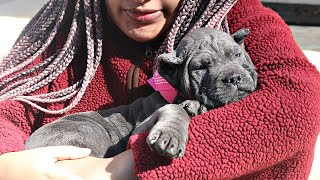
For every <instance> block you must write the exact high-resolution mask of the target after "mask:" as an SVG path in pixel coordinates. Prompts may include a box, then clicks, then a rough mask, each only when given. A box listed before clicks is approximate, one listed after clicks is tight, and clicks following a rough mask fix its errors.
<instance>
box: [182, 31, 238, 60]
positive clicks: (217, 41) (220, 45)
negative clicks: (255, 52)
mask: <svg viewBox="0 0 320 180" xmlns="http://www.w3.org/2000/svg"><path fill="white" fill-rule="evenodd" d="M181 48H184V52H183V53H186V54H185V55H186V56H187V57H193V56H197V55H201V54H211V55H219V56H221V55H226V56H227V55H229V54H233V53H234V52H236V51H239V50H240V49H241V46H240V45H239V44H237V43H236V42H235V41H234V40H233V38H232V37H231V36H230V35H227V34H222V33H213V34H209V33H208V34H193V35H192V36H189V37H188V38H186V39H185V42H184V47H181Z"/></svg>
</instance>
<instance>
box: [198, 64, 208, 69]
mask: <svg viewBox="0 0 320 180" xmlns="http://www.w3.org/2000/svg"><path fill="white" fill-rule="evenodd" d="M204 69H207V67H206V66H205V65H203V64H201V65H199V66H197V67H196V68H195V70H204Z"/></svg>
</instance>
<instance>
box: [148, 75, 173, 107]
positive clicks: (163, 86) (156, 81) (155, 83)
mask: <svg viewBox="0 0 320 180" xmlns="http://www.w3.org/2000/svg"><path fill="white" fill-rule="evenodd" d="M148 83H149V84H150V85H151V86H152V87H153V89H154V90H155V91H159V92H160V94H161V95H162V96H163V98H164V99H166V100H167V101H168V103H172V102H173V101H174V99H175V98H176V96H177V95H178V91H177V90H176V89H175V88H174V87H173V86H171V84H170V83H169V82H168V81H167V80H165V79H164V78H163V77H161V76H160V75H159V73H158V71H155V72H154V73H153V77H152V78H150V79H149V80H148Z"/></svg>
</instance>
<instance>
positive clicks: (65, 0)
mask: <svg viewBox="0 0 320 180" xmlns="http://www.w3.org/2000/svg"><path fill="white" fill-rule="evenodd" d="M236 1H237V0H183V1H182V2H181V6H180V9H179V12H178V15H177V17H176V19H175V22H174V23H173V25H172V28H171V29H170V31H169V33H168V34H167V36H166V38H165V40H164V42H163V44H162V45H161V47H160V49H159V50H158V51H157V54H160V53H163V52H171V51H172V50H173V49H174V48H175V46H176V45H177V44H178V42H179V41H180V40H181V38H182V37H183V36H184V35H186V34H187V33H189V32H191V31H192V30H194V29H197V28H199V27H210V28H218V29H222V30H224V31H228V27H227V21H226V14H227V12H228V11H229V10H230V8H231V7H232V6H233V4H235V2H236ZM104 5H105V4H104V0H50V1H49V2H48V3H46V4H45V5H44V6H43V8H42V9H40V11H39V12H38V13H37V14H36V15H35V16H34V17H33V18H32V19H31V20H30V22H29V23H28V24H27V25H26V27H25V28H24V29H23V31H22V33H21V34H20V36H19V37H18V38H17V40H16V42H15V44H14V46H13V47H12V49H11V51H10V52H9V54H8V55H7V56H6V57H5V58H4V59H3V60H2V61H1V63H0V101H3V100H8V99H12V100H18V101H22V102H25V103H28V104H30V105H32V106H33V107H36V108H37V109H39V110H41V111H43V112H46V113H50V114H63V113H65V112H67V111H69V110H70V109H72V108H73V107H74V106H76V104H77V103H78V102H79V101H80V99H81V98H82V96H83V94H84V92H85V90H86V88H87V87H88V85H89V83H90V82H91V80H92V79H93V77H94V74H95V72H96V70H97V68H98V65H99V63H100V60H101V56H102V39H103V30H102V17H101V16H102V14H103V13H102V9H103V10H104V9H105V8H102V9H101V7H104ZM70 9H73V11H72V12H73V19H72V22H71V24H70V31H69V34H68V37H67V40H66V42H65V44H64V45H63V47H62V48H61V49H60V50H58V51H57V52H56V53H54V54H53V55H52V56H50V57H48V58H47V59H44V60H43V61H42V62H40V63H39V64H37V65H35V66H33V67H32V68H30V69H27V68H26V66H28V65H30V64H31V63H33V62H34V60H35V59H36V58H37V57H38V56H40V55H41V54H43V53H44V52H45V51H46V50H47V48H48V47H49V45H50V44H51V43H52V41H53V39H54V38H55V37H56V35H57V32H58V30H59V28H60V27H61V26H62V25H63V20H64V18H65V17H66V16H67V15H66V11H67V10H68V13H70ZM83 33H85V34H86V37H85V38H84V37H82V36H81V34H83ZM82 43H85V45H86V47H87V58H86V60H87V67H86V72H85V74H84V77H83V78H82V79H81V80H80V81H78V82H76V83H75V84H73V85H72V86H70V87H68V88H66V89H61V90H59V91H56V92H51V93H47V94H40V95H33V96H32V95H28V94H30V93H31V92H34V91H36V90H37V89H40V88H42V87H44V86H46V85H48V84H49V83H51V82H52V81H53V80H54V79H55V78H56V77H58V76H59V75H60V74H61V73H62V72H63V71H64V70H65V69H66V68H67V66H68V65H69V64H70V63H71V61H72V60H73V58H74V55H75V53H76V52H77V50H78V48H79V47H80V46H81V45H82ZM156 68H157V62H156V63H155V69H156ZM68 99H72V101H71V103H70V104H69V105H68V106H66V107H65V108H63V109H60V110H49V109H46V108H43V107H41V106H39V105H38V104H37V103H56V102H63V101H66V100H68Z"/></svg>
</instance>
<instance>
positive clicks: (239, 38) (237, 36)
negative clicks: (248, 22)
mask: <svg viewBox="0 0 320 180" xmlns="http://www.w3.org/2000/svg"><path fill="white" fill-rule="evenodd" d="M249 32H250V31H249V29H240V30H238V31H237V32H235V33H234V34H232V35H231V36H232V37H233V39H234V41H236V42H237V43H238V44H242V43H243V41H244V39H245V37H247V36H248V34H249Z"/></svg>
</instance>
